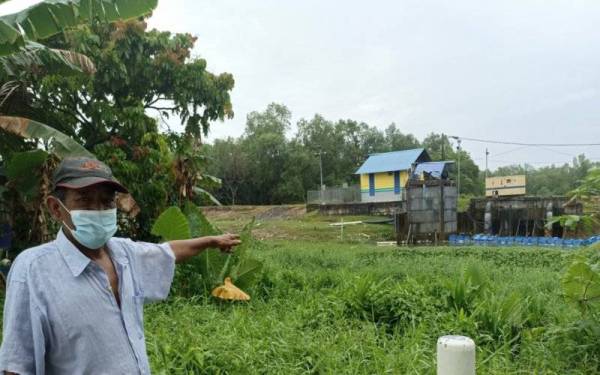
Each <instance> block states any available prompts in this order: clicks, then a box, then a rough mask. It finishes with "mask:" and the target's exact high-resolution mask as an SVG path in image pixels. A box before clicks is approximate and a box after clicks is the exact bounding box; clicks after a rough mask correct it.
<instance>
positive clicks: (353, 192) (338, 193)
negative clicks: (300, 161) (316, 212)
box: [306, 185, 361, 204]
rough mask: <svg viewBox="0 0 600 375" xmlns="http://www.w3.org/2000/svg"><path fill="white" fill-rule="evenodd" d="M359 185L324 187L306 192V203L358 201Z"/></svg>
mask: <svg viewBox="0 0 600 375" xmlns="http://www.w3.org/2000/svg"><path fill="white" fill-rule="evenodd" d="M360 201H361V200H360V186H358V185H356V186H349V187H340V188H325V189H323V190H309V191H307V192H306V203H307V204H338V203H359V202H360Z"/></svg>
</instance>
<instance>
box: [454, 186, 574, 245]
mask: <svg viewBox="0 0 600 375" xmlns="http://www.w3.org/2000/svg"><path fill="white" fill-rule="evenodd" d="M582 213H583V205H582V204H581V203H579V202H570V201H569V198H567V197H563V196H551V197H529V196H505V197H502V196H499V197H491V198H487V197H486V198H473V199H471V203H470V205H469V211H468V217H469V221H470V222H467V223H464V224H463V225H466V227H464V228H459V231H460V232H469V233H487V234H493V235H500V236H544V235H548V236H550V235H551V236H558V237H560V236H562V229H561V228H560V226H559V225H558V224H557V225H555V226H554V227H553V228H552V229H551V230H550V231H548V230H546V229H545V228H544V225H545V224H546V222H547V220H548V219H550V218H552V217H553V216H560V215H581V214H582Z"/></svg>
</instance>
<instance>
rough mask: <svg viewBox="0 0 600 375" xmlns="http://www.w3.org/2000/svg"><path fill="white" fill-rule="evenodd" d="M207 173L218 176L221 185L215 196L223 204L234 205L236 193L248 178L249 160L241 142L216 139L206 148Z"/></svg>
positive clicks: (231, 139)
mask: <svg viewBox="0 0 600 375" xmlns="http://www.w3.org/2000/svg"><path fill="white" fill-rule="evenodd" d="M207 157H208V159H209V160H208V172H209V173H210V174H211V175H214V176H219V178H221V180H222V183H221V187H220V189H219V190H218V193H217V196H218V198H219V200H221V201H222V202H223V203H228V204H232V205H235V204H236V203H238V202H239V200H238V192H239V190H240V188H241V187H242V186H243V184H244V183H245V181H246V179H247V178H248V177H249V166H250V160H249V159H248V157H247V155H246V153H245V152H244V150H243V148H242V145H241V141H240V140H239V139H234V138H232V137H227V138H226V139H217V140H215V142H214V144H213V145H209V146H207Z"/></svg>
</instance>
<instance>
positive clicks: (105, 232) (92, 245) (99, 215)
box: [59, 200, 117, 250]
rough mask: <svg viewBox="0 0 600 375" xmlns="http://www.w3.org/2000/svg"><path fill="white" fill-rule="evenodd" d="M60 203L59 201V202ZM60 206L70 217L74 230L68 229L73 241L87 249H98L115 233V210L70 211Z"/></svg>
mask: <svg viewBox="0 0 600 375" xmlns="http://www.w3.org/2000/svg"><path fill="white" fill-rule="evenodd" d="M59 202H60V200H59ZM60 205H61V206H62V207H63V208H64V209H65V211H67V212H68V213H69V214H70V215H71V221H72V222H73V225H75V229H71V228H69V226H68V225H66V224H65V223H64V222H63V224H64V225H65V227H67V228H68V229H69V231H70V232H71V234H72V235H73V237H74V238H75V240H77V242H79V243H80V244H81V245H83V246H85V247H86V248H88V249H94V250H96V249H100V248H101V247H102V246H104V245H105V244H106V243H107V242H108V240H109V239H110V238H111V237H112V236H113V235H114V234H115V232H116V231H117V209H116V208H112V209H108V210H72V211H69V210H68V209H67V208H66V207H65V206H64V204H63V203H62V202H60Z"/></svg>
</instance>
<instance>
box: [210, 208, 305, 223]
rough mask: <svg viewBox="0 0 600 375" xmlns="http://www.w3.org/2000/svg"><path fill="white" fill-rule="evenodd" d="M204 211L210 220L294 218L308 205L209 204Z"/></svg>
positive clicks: (300, 215)
mask: <svg viewBox="0 0 600 375" xmlns="http://www.w3.org/2000/svg"><path fill="white" fill-rule="evenodd" d="M202 211H203V212H204V214H205V215H206V217H207V218H208V219H209V220H216V221H223V220H239V219H247V220H250V219H251V218H252V217H256V219H257V220H270V219H294V218H300V217H302V216H304V215H305V214H306V206H305V205H300V204H293V205H281V206H220V207H217V206H207V207H202Z"/></svg>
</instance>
